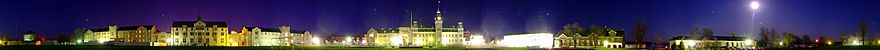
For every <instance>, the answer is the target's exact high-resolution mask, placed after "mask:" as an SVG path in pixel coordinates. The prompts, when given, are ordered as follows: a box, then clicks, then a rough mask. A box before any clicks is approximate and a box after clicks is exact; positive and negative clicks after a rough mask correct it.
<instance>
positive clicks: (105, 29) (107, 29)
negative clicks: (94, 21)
mask: <svg viewBox="0 0 880 50" xmlns="http://www.w3.org/2000/svg"><path fill="white" fill-rule="evenodd" d="M89 30H92V32H101V31H110V29H109V28H98V29H89Z"/></svg>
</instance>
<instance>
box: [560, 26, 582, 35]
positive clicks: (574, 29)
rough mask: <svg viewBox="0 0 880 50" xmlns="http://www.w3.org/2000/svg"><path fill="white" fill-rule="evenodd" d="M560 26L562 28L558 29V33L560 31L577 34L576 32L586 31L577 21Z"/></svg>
mask: <svg viewBox="0 0 880 50" xmlns="http://www.w3.org/2000/svg"><path fill="white" fill-rule="evenodd" d="M562 28H563V29H562V30H560V31H559V33H561V34H566V35H575V34H578V33H586V31H585V30H584V28H583V27H581V25H580V24H578V23H573V24H566V25H565V26H563V27H562Z"/></svg>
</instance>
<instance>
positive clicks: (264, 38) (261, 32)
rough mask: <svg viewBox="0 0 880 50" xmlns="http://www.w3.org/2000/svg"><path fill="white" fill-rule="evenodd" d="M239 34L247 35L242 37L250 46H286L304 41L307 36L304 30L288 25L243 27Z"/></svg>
mask: <svg viewBox="0 0 880 50" xmlns="http://www.w3.org/2000/svg"><path fill="white" fill-rule="evenodd" d="M243 29H245V30H242V32H241V34H243V35H244V36H247V37H246V39H243V40H244V41H241V42H246V43H247V44H250V46H288V44H294V41H296V43H304V42H306V41H307V40H306V39H308V38H310V37H305V36H307V35H306V34H302V33H306V31H298V30H290V26H281V27H278V28H261V27H244V28H243ZM308 36H310V35H308Z"/></svg>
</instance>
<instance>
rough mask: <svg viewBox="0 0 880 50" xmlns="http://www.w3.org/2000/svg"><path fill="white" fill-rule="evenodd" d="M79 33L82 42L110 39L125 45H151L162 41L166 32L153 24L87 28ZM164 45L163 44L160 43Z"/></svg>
mask: <svg viewBox="0 0 880 50" xmlns="http://www.w3.org/2000/svg"><path fill="white" fill-rule="evenodd" d="M83 34H84V35H81V37H84V38H83V39H81V40H83V41H81V42H84V43H98V44H104V43H107V42H110V41H114V42H119V43H122V44H126V45H140V46H152V45H160V44H153V43H158V42H162V40H164V39H161V38H165V36H167V34H162V32H159V31H158V30H157V29H156V27H155V26H153V25H140V26H126V27H118V26H108V27H107V28H100V29H88V30H86V31H85V32H84V33H83ZM161 45H164V44H161Z"/></svg>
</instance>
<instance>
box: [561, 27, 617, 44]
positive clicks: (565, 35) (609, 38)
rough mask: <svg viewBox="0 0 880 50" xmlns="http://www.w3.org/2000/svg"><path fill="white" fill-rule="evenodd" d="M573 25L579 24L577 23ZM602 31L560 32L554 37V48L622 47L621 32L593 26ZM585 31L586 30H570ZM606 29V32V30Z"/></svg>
mask: <svg viewBox="0 0 880 50" xmlns="http://www.w3.org/2000/svg"><path fill="white" fill-rule="evenodd" d="M573 26H579V25H577V24H575V25H573ZM593 27H596V29H601V30H602V31H590V32H580V33H578V32H562V31H560V33H559V35H557V36H556V37H555V41H554V42H555V43H554V46H555V48H624V45H623V42H624V41H623V40H624V39H623V32H624V31H620V30H616V29H613V28H607V27H605V26H593ZM572 31H587V30H572ZM606 31H607V32H606Z"/></svg>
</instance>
